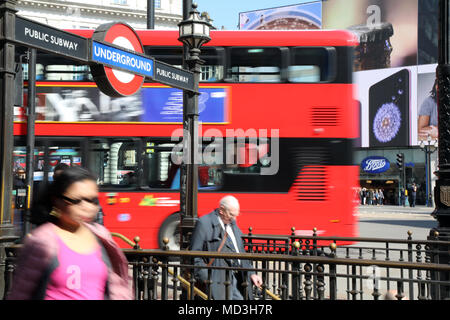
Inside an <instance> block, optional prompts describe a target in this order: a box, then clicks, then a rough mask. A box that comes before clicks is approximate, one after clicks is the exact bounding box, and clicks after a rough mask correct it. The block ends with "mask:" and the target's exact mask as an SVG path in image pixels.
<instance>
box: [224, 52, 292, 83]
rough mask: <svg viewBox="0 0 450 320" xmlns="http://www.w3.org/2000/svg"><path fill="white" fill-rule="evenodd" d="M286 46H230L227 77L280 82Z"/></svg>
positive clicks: (232, 79)
mask: <svg viewBox="0 0 450 320" xmlns="http://www.w3.org/2000/svg"><path fill="white" fill-rule="evenodd" d="M286 55H287V49H286V48H278V47H272V48H253V47H232V48H230V51H229V60H230V61H229V62H228V64H229V68H228V78H229V79H230V80H231V81H234V82H281V70H282V69H283V64H284V63H285V61H287V57H286Z"/></svg>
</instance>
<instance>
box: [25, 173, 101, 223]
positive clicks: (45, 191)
mask: <svg viewBox="0 0 450 320" xmlns="http://www.w3.org/2000/svg"><path fill="white" fill-rule="evenodd" d="M84 180H91V181H94V182H97V179H96V177H95V176H94V175H93V174H92V173H91V172H90V171H89V170H87V169H85V168H82V167H79V166H74V167H69V166H68V167H67V168H63V170H62V171H61V172H60V173H59V174H58V175H56V176H54V180H53V182H52V183H50V184H47V185H42V190H39V193H38V194H37V196H36V199H37V200H36V201H33V207H32V208H31V222H32V223H33V224H36V225H41V224H43V223H45V222H48V221H54V219H55V218H54V217H53V216H51V215H50V212H51V211H52V208H53V205H54V201H55V200H56V199H57V198H60V197H61V195H63V194H64V193H65V192H66V190H67V189H68V188H69V187H70V186H71V185H72V184H74V183H75V182H79V181H84ZM33 198H34V197H33Z"/></svg>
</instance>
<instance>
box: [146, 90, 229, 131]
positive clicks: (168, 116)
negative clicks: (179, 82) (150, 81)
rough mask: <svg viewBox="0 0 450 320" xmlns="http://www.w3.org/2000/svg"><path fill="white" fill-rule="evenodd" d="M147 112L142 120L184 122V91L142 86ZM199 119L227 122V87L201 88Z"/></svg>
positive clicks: (206, 121) (209, 121)
mask: <svg viewBox="0 0 450 320" xmlns="http://www.w3.org/2000/svg"><path fill="white" fill-rule="evenodd" d="M141 94H142V103H143V105H144V106H145V113H144V114H143V115H142V116H141V121H142V122H160V123H174V122H175V123H182V122H183V91H182V90H179V89H174V88H142V90H141ZM198 111H199V121H200V122H203V123H227V122H228V121H229V120H228V108H227V89H226V88H200V96H199V97H198Z"/></svg>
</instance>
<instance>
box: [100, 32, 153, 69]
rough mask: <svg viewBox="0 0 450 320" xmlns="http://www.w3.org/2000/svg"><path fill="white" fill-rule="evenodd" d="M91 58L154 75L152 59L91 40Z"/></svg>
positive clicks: (106, 63)
mask: <svg viewBox="0 0 450 320" xmlns="http://www.w3.org/2000/svg"><path fill="white" fill-rule="evenodd" d="M92 60H93V61H95V62H99V63H102V64H105V65H108V66H110V67H118V68H121V69H125V70H128V71H130V72H132V73H137V74H140V75H144V76H147V77H150V78H153V75H154V70H153V69H154V61H153V59H148V58H145V57H143V56H140V55H137V54H133V53H131V52H127V51H124V50H120V49H118V48H115V47H111V46H108V45H105V44H102V43H98V42H95V41H93V42H92Z"/></svg>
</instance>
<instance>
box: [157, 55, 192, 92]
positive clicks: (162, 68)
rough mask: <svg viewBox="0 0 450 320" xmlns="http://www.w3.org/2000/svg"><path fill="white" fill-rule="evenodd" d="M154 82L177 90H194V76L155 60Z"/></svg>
mask: <svg viewBox="0 0 450 320" xmlns="http://www.w3.org/2000/svg"><path fill="white" fill-rule="evenodd" d="M155 81H157V82H161V83H165V84H168V85H170V86H171V87H175V88H179V89H187V90H191V91H193V90H194V74H193V73H192V72H189V71H186V70H182V69H180V68H176V67H174V66H171V65H169V64H167V63H164V62H160V61H157V60H155Z"/></svg>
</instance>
